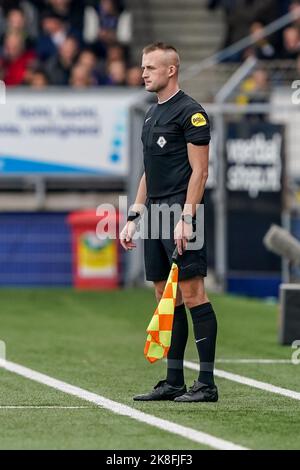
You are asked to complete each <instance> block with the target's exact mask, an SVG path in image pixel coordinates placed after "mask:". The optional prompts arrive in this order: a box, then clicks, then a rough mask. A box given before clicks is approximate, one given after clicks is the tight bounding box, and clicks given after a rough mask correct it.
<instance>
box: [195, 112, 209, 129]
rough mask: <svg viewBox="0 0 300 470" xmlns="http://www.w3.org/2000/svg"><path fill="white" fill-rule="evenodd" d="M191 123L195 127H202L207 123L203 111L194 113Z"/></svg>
mask: <svg viewBox="0 0 300 470" xmlns="http://www.w3.org/2000/svg"><path fill="white" fill-rule="evenodd" d="M191 123H192V124H193V126H195V127H201V126H205V125H206V124H207V122H206V119H205V117H204V116H203V114H202V113H196V114H193V116H192V117H191Z"/></svg>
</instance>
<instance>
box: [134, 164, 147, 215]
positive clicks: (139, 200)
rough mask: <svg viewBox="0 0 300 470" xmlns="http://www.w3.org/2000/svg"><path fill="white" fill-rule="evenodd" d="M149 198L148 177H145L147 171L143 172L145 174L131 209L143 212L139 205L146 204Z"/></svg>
mask: <svg viewBox="0 0 300 470" xmlns="http://www.w3.org/2000/svg"><path fill="white" fill-rule="evenodd" d="M146 198H147V187H146V177H145V172H144V173H143V176H142V177H141V180H140V184H139V187H138V190H137V193H136V198H135V202H134V204H133V206H132V207H131V210H132V211H134V212H141V208H140V207H139V205H145V202H146Z"/></svg>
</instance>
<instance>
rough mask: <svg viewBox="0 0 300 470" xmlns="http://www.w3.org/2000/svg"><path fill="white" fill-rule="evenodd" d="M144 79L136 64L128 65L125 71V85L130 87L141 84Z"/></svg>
mask: <svg viewBox="0 0 300 470" xmlns="http://www.w3.org/2000/svg"><path fill="white" fill-rule="evenodd" d="M143 84H144V80H143V78H142V70H141V67H139V66H138V65H133V66H132V67H129V69H128V70H127V72H126V85H127V86H132V87H140V86H143Z"/></svg>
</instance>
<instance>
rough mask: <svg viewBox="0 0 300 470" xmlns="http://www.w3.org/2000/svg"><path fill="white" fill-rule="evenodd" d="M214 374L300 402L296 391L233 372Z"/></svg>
mask: <svg viewBox="0 0 300 470" xmlns="http://www.w3.org/2000/svg"><path fill="white" fill-rule="evenodd" d="M183 364H184V366H185V367H187V368H188V369H192V370H197V371H198V370H199V365H198V364H195V363H194V362H190V361H184V363H183ZM214 374H215V376H216V377H221V378H222V379H227V380H231V381H232V382H237V383H240V384H243V385H249V387H254V388H259V389H260V390H265V391H266V392H271V393H276V394H277V395H282V396H284V397H289V398H293V399H294V400H300V393H299V392H295V391H294V390H289V389H287V388H282V387H276V386H275V385H271V384H268V383H266V382H260V381H259V380H254V379H250V378H249V377H243V376H242V375H237V374H232V373H231V372H226V371H225V370H219V369H215V370H214Z"/></svg>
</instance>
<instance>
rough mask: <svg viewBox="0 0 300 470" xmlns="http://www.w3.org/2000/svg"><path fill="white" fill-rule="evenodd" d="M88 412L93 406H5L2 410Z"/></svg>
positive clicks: (0, 407) (1, 407)
mask: <svg viewBox="0 0 300 470" xmlns="http://www.w3.org/2000/svg"><path fill="white" fill-rule="evenodd" d="M44 409H46V410H82V409H84V410H86V409H90V410H91V409H92V407H91V406H59V405H58V406H55V405H54V406H51V405H40V406H38V405H36V406H35V405H3V406H0V410H44Z"/></svg>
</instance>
